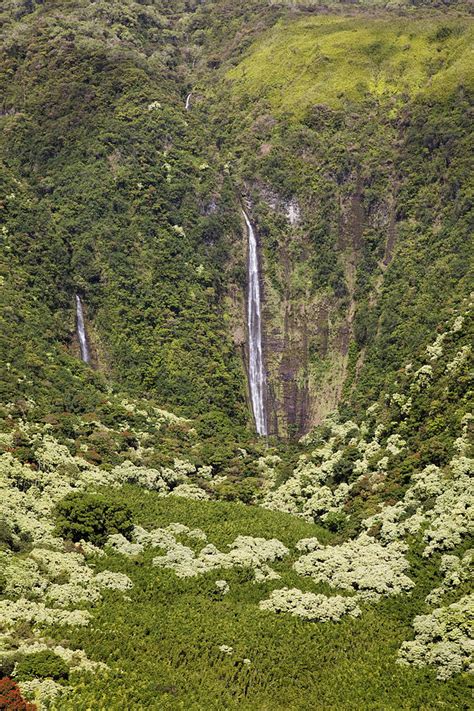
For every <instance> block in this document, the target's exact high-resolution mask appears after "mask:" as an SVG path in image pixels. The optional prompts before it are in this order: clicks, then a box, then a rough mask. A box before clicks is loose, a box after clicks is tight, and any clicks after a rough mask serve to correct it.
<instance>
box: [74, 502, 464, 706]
mask: <svg viewBox="0 0 474 711" xmlns="http://www.w3.org/2000/svg"><path fill="white" fill-rule="evenodd" d="M114 498H115V499H116V500H117V499H118V500H119V501H123V500H124V494H123V493H120V494H119V495H118V496H117V495H115V497H114ZM125 499H126V500H127V502H128V503H130V505H131V506H132V508H133V510H134V520H135V522H137V523H139V524H141V525H143V526H144V527H146V528H155V527H157V526H160V527H163V526H166V525H168V524H169V523H172V522H175V521H179V522H182V523H184V524H186V525H188V526H190V527H192V528H194V527H196V526H199V527H200V528H202V529H203V530H204V531H205V532H209V540H210V541H211V542H212V543H214V544H215V545H217V547H218V548H223V547H224V546H225V545H226V544H227V543H230V542H231V541H232V540H233V539H234V538H235V537H236V536H238V535H239V534H241V533H242V532H243V531H245V534H246V535H253V536H263V537H266V538H271V537H273V536H277V537H278V538H279V539H280V540H281V541H282V542H283V543H285V544H286V545H288V546H293V545H294V544H295V543H296V541H297V540H298V539H299V538H302V537H306V536H314V535H315V534H316V535H318V536H320V537H321V540H323V541H324V540H327V534H326V533H325V532H324V531H322V530H321V529H320V528H317V527H315V526H313V525H310V524H306V523H305V522H303V521H298V520H297V519H294V518H292V517H290V516H285V515H283V514H275V513H272V512H266V511H263V510H262V509H256V508H253V507H252V508H248V507H245V506H242V505H235V504H224V503H221V504H216V503H207V504H206V503H201V502H196V503H194V502H189V501H179V500H176V501H173V502H171V501H170V500H160V499H157V498H156V497H155V496H154V495H153V494H150V495H144V494H142V493H140V492H138V491H136V490H135V491H133V490H128V491H127V492H126V494H125ZM152 557H153V555H152V553H151V552H150V553H146V554H144V555H143V557H140V558H139V559H136V560H131V561H130V562H126V561H125V560H124V558H123V556H119V555H116V556H113V557H111V556H108V557H107V558H106V559H101V561H100V564H101V567H102V566H103V567H104V568H105V567H107V568H110V569H112V570H120V571H124V572H126V573H127V574H128V575H129V576H130V578H131V579H132V580H133V581H134V584H135V585H134V588H133V589H132V591H130V594H129V596H128V597H129V599H127V600H123V599H120V596H118V595H117V594H115V593H110V595H109V596H107V597H106V598H105V601H104V604H103V605H102V606H101V607H100V608H99V609H98V610H97V612H96V613H95V617H94V623H93V624H94V635H91V634H90V632H88V631H87V629H85V630H84V631H83V632H81V631H78V632H74V633H73V634H72V636H70V641H71V642H72V643H73V644H75V645H78V646H80V647H83V648H84V649H85V650H86V651H87V653H88V654H89V656H90V657H92V658H93V659H99V658H100V659H102V660H105V661H107V662H108V663H111V664H112V668H113V669H114V671H112V672H111V673H108V674H105V675H103V676H102V675H96V676H95V677H94V678H93V679H91V678H90V677H89V676H87V677H84V680H83V681H82V682H78V685H77V686H76V688H75V692H74V694H73V696H72V697H71V699H70V701H69V702H68V701H63V702H62V708H71V709H87V708H90V707H91V706H92V707H96V708H99V709H101V708H103V709H104V710H105V708H108V709H120V708H123V706H124V705H127V704H128V705H129V706H131V707H132V708H137V709H138V708H143V709H145V708H167V709H179V708H189V709H201V708H212V709H214V708H215V709H219V708H222V707H223V706H225V707H226V708H232V709H234V708H235V709H237V708H239V709H240V708H244V709H255V708H258V709H266V708H278V709H293V708H294V709H301V708H306V707H307V706H308V705H309V706H311V707H312V708H317V709H332V708H338V709H344V710H346V709H347V711H349V709H351V711H352V710H354V711H356V710H357V711H359V709H360V711H362V710H363V709H373V710H374V711H375V709H380V708H383V709H393V710H395V709H438V708H439V709H441V708H443V707H444V705H445V704H446V703H451V704H454V705H455V706H456V707H458V708H460V709H463V708H465V709H467V708H468V701H467V693H468V692H467V686H466V684H467V679H466V681H465V682H463V683H461V684H459V682H448V683H446V684H443V685H440V684H439V683H435V682H434V681H433V673H432V672H426V671H421V670H410V669H408V670H407V669H405V668H400V667H399V666H397V665H395V658H396V651H397V648H398V647H399V645H400V643H401V641H402V640H403V639H405V638H406V637H407V636H409V635H410V623H411V620H412V616H413V612H414V610H416V609H417V608H418V609H419V607H418V606H419V605H420V603H421V602H422V599H423V596H424V595H425V594H426V590H427V587H428V586H430V585H432V584H433V582H434V580H435V578H434V577H433V576H434V574H435V571H434V569H432V568H431V567H430V566H426V564H425V563H424V562H422V560H421V559H416V560H415V561H414V565H415V568H416V570H417V587H416V589H415V592H414V593H413V595H412V596H411V597H410V598H406V597H403V596H400V597H397V598H393V599H391V600H387V601H384V602H381V603H379V604H378V605H377V606H375V607H374V606H371V607H370V608H368V609H367V610H365V611H364V613H363V616H362V618H360V619H357V620H349V619H346V620H345V621H343V622H339V623H331V622H328V623H324V624H320V625H314V624H311V623H308V622H305V621H302V620H297V619H294V618H292V617H291V616H285V615H281V616H278V617H275V615H274V614H273V613H268V612H263V611H260V610H259V609H258V606H257V603H258V600H260V599H262V598H263V597H266V594H267V592H268V591H270V590H271V589H272V588H274V587H281V586H282V585H288V586H290V587H293V586H295V585H297V586H298V587H301V583H302V580H301V578H297V576H296V575H295V574H294V572H293V571H291V569H290V567H289V562H286V563H281V564H279V565H278V570H279V572H280V573H281V575H282V579H281V580H278V581H276V583H275V582H270V583H258V584H256V583H254V582H253V581H252V579H251V576H249V575H248V574H246V572H245V570H238V569H236V570H231V571H227V570H226V571H222V572H218V573H217V575H216V574H215V573H214V574H212V573H209V574H207V575H205V576H204V577H198V578H189V579H184V580H183V579H177V578H176V576H175V574H174V573H173V572H171V571H167V570H163V569H157V568H153V567H152V566H151V558H152ZM216 577H225V579H226V580H227V582H228V584H229V586H230V592H229V593H228V594H227V595H225V596H224V597H222V596H220V595H219V594H218V593H216V592H215V591H214V588H215V579H216ZM303 589H306V590H314V591H319V588H318V587H317V586H315V585H314V584H312V583H311V582H310V581H309V582H308V583H306V584H305V583H304V581H303ZM321 589H322V591H323V592H326V589H325V588H324V586H323V587H322V588H321ZM111 610H113V616H112V615H111ZM222 644H227V645H229V646H231V647H233V648H234V653H233V654H232V655H226V654H225V653H223V652H221V651H220V650H219V646H220V645H222ZM244 659H250V661H251V664H249V665H247V664H246V663H244V662H243V660H244ZM105 696H106V698H107V702H106V704H105V705H101V703H102V704H103V702H101V699H103V698H104V697H105Z"/></svg>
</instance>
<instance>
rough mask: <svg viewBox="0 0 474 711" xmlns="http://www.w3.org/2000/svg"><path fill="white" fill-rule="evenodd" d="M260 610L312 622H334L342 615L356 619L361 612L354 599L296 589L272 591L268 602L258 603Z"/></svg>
mask: <svg viewBox="0 0 474 711" xmlns="http://www.w3.org/2000/svg"><path fill="white" fill-rule="evenodd" d="M259 607H260V609H261V610H270V611H272V612H288V613H290V614H291V615H296V617H302V618H304V619H305V620H311V621H313V622H328V621H332V622H336V621H337V620H340V619H341V617H343V616H344V615H350V616H351V617H358V616H359V615H360V614H361V610H360V608H359V606H358V604H357V598H355V597H342V596H341V595H334V596H332V597H327V596H326V595H315V594H314V593H310V592H309V593H304V592H302V591H301V590H298V588H291V589H289V588H281V590H273V592H272V593H271V594H270V597H269V599H268V600H262V601H261V602H260V603H259Z"/></svg>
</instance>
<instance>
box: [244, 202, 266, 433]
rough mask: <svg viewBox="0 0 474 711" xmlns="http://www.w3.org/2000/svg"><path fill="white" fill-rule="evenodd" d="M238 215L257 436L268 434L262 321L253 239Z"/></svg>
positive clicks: (248, 221)
mask: <svg viewBox="0 0 474 711" xmlns="http://www.w3.org/2000/svg"><path fill="white" fill-rule="evenodd" d="M242 212H243V215H244V219H245V224H246V225H247V232H248V301H247V325H248V334H249V388H250V397H251V400H252V409H253V414H254V418H255V427H256V429H257V433H258V434H259V435H266V434H268V429H267V417H266V412H265V371H264V367H263V352H262V318H261V300H260V274H259V269H258V252H257V239H256V237H255V232H254V229H253V227H252V223H251V222H250V220H249V217H248V215H247V213H246V212H245V210H242Z"/></svg>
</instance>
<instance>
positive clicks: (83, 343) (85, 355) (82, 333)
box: [76, 294, 90, 363]
mask: <svg viewBox="0 0 474 711" xmlns="http://www.w3.org/2000/svg"><path fill="white" fill-rule="evenodd" d="M76 317H77V335H78V337H79V346H80V348H81V358H82V360H83V361H84V363H89V361H90V355H89V346H88V344H87V335H86V327H85V325H84V312H83V310H82V301H81V297H80V296H79V294H76Z"/></svg>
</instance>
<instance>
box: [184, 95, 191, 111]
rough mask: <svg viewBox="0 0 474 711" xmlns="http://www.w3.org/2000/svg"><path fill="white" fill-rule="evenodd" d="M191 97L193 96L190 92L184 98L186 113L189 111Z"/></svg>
mask: <svg viewBox="0 0 474 711" xmlns="http://www.w3.org/2000/svg"><path fill="white" fill-rule="evenodd" d="M192 95H193V93H192V92H191V93H190V94H188V95H187V97H186V106H185V108H186V111H189V109H190V108H191V97H192Z"/></svg>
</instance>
